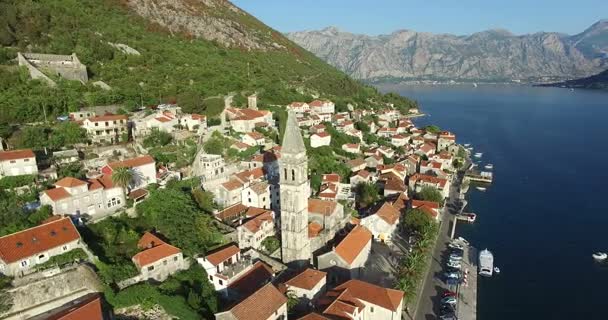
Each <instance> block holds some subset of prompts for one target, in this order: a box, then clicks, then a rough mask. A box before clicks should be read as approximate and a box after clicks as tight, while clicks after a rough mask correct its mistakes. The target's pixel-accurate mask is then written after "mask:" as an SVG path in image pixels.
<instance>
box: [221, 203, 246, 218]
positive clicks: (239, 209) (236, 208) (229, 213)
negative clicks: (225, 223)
mask: <svg viewBox="0 0 608 320" xmlns="http://www.w3.org/2000/svg"><path fill="white" fill-rule="evenodd" d="M245 211H247V206H245V205H243V204H242V203H237V204H235V205H233V206H230V207H228V208H226V209H224V210H222V211H220V212H218V213H217V214H216V215H215V216H216V217H217V218H218V219H220V220H229V219H234V218H236V217H238V216H240V215H241V214H243V213H244V212H245Z"/></svg>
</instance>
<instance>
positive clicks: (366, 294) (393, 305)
mask: <svg viewBox="0 0 608 320" xmlns="http://www.w3.org/2000/svg"><path fill="white" fill-rule="evenodd" d="M334 290H346V291H348V293H350V295H351V296H352V297H354V298H356V299H359V300H363V301H365V302H368V303H371V304H374V305H377V306H380V307H382V308H385V309H388V310H391V311H393V312H395V311H397V310H398V308H399V306H400V304H401V301H402V300H403V296H404V295H405V293H404V292H403V291H399V290H394V289H388V288H383V287H380V286H377V285H373V284H371V283H367V282H364V281H361V280H350V281H347V282H345V283H343V284H341V285H339V286H337V287H336V288H335V289H334Z"/></svg>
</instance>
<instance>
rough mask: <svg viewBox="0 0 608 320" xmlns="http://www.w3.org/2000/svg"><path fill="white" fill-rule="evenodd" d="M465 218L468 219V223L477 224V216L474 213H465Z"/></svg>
mask: <svg viewBox="0 0 608 320" xmlns="http://www.w3.org/2000/svg"><path fill="white" fill-rule="evenodd" d="M464 216H465V217H467V221H468V222H471V223H473V222H475V219H477V215H476V214H474V213H465V214H464Z"/></svg>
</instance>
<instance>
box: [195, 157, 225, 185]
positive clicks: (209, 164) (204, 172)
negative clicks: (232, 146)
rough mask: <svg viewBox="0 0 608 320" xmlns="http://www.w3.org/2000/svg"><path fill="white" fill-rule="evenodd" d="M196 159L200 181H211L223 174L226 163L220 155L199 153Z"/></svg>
mask: <svg viewBox="0 0 608 320" xmlns="http://www.w3.org/2000/svg"><path fill="white" fill-rule="evenodd" d="M197 160H198V161H199V165H198V167H199V168H200V169H199V170H198V172H197V174H198V175H199V177H200V178H201V182H206V181H212V180H215V179H219V178H222V177H224V176H225V171H224V170H225V167H226V163H225V162H224V158H223V157H222V156H221V155H217V154H201V155H200V156H198V157H197ZM197 160H195V161H197Z"/></svg>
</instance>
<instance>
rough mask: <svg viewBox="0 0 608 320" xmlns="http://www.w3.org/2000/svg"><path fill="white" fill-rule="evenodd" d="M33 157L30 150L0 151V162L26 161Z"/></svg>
mask: <svg viewBox="0 0 608 320" xmlns="http://www.w3.org/2000/svg"><path fill="white" fill-rule="evenodd" d="M35 157H36V155H35V154H34V152H33V151H32V150H31V149H22V150H10V151H0V161H9V160H17V159H27V158H35Z"/></svg>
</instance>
